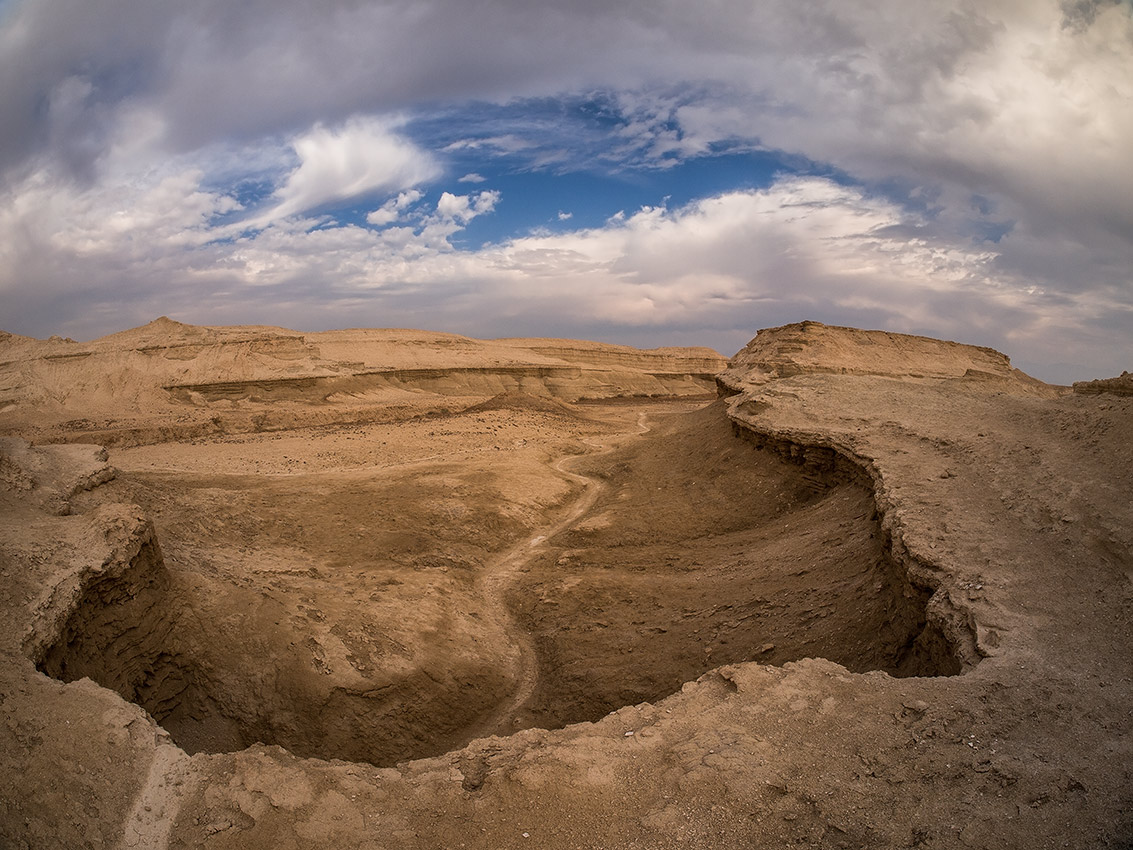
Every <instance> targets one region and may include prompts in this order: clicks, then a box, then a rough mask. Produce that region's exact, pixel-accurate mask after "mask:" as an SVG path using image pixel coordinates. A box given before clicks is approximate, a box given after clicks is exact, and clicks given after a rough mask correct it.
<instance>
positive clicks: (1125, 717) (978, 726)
mask: <svg viewBox="0 0 1133 850" xmlns="http://www.w3.org/2000/svg"><path fill="white" fill-rule="evenodd" d="M168 325H176V323H168ZM168 325H167V324H166V323H165V322H164V321H162V322H158V323H154V325H151V326H147V328H145V329H138V331H135V332H127V334H126V335H124V336H123V335H116V336H118V337H119V339H117V340H115V339H114V338H108V340H110V341H109V342H106V341H96V343H91V344H77V343H74V344H67V345H75V346H79V345H85V348H84V349H83V350H84V351H87V352H88V353H87V354H85V355H83V356H79V357H69V358H68V359H66V360H64V361H63V362H64V364H65V366H66V369H68V370H72V371H69V372H68V374H67V380H64V381H62V383H58V382H57V384H54V385H52V384H51V382H50V381H49V380H47V379H46V378H44V375H46V374H47V373H48V372H50V370H52V369H56V368H58V362H57V361H52V360H50V359H45V355H44V350H43V349H37V348H36V343H34V341H27V340H20V339H18V338H17V339H14V340H12V339H10V340H8V343H7V344H8V345H9V348H10V349H11V350H10V352H9V355H8V357H7V359H6V363H7V365H6V367H5V368H7V369H8V372H7V374H8V375H9V381H8V384H7V386H8V387H9V389H8V390H7V393H8V395H7V396H5V399H6V402H5V404H6V406H5V407H4V410H3V412H0V432H4V433H7V434H8V435H9V437H7V438H6V439H4V440H3V441H2V442H3V444H2V446H0V448H2V450H3V451H2V452H0V482H2V483H3V490H0V505H2V512H0V588H2V589H0V608H2V609H3V611H4V616H3V617H2V618H0V621H2V623H3V625H2V626H0V639H2V640H3V651H2V653H0V705H2V706H3V711H4V718H5V724H4V726H2V727H0V844H2V845H3V846H5V847H8V846H10V847H218V848H219V847H234V848H235V847H239V848H256V847H265V848H266V847H272V848H276V847H279V848H287V847H296V848H298V847H304V848H306V847H335V848H339V847H344V848H349V847H359V848H363V847H365V848H379V847H390V848H392V847H399V848H400V847H421V848H434V847H435V848H441V847H444V848H456V847H482V848H507V847H532V846H540V847H552V848H557V847H563V848H565V847H593V848H630V847H678V846H679V847H689V846H694V847H736V848H739V847H745V848H750V847H765V846H766V847H777V846H813V847H941V848H945V847H947V848H951V847H957V848H960V847H986V848H993V847H1028V848H1030V847H1080V848H1087V847H1090V848H1092V847H1130V846H1133V815H1131V812H1133V805H1131V804H1133V800H1131V796H1130V788H1131V787H1133V783H1131V782H1130V775H1129V773H1130V768H1129V765H1130V764H1131V763H1133V761H1131V759H1130V755H1131V754H1130V737H1129V733H1130V728H1131V726H1133V709H1131V708H1130V706H1131V705H1133V699H1131V696H1133V694H1131V690H1133V685H1131V677H1133V662H1131V661H1130V645H1129V635H1130V628H1129V627H1130V614H1131V613H1133V588H1131V579H1133V555H1131V552H1133V533H1131V531H1130V522H1129V519H1130V516H1129V505H1130V504H1131V501H1133V500H1131V496H1133V488H1131V486H1130V484H1129V480H1128V470H1129V469H1130V468H1133V399H1130V398H1129V397H1128V396H1125V395H1122V394H1119V393H1117V392H1113V391H1108V390H1107V389H1106V388H1105V387H1102V388H1101V389H1099V388H1098V387H1096V386H1095V387H1090V388H1089V389H1088V390H1087V391H1083V392H1079V393H1072V392H1070V391H1069V390H1066V389H1061V388H1053V387H1047V386H1045V385H1042V384H1040V383H1038V382H1036V381H1033V380H1032V379H1029V378H1027V377H1026V376H1024V375H1022V374H1021V373H1018V372H1015V371H1014V370H1012V369H1011V368H1010V365H1009V363H1007V361H1006V358H1004V357H1002V355H999V354H997V353H996V352H991V351H989V350H986V349H973V348H971V347H968V346H959V345H955V344H952V343H942V342H938V341H934V340H924V339H922V338H917V337H901V336H898V335H889V334H878V333H869V332H862V331H853V330H849V329H838V328H826V327H824V326H821V325H817V324H814V323H806V324H803V325H797V326H788V327H787V328H782V329H773V330H771V331H765V332H761V333H760V334H759V336H757V337H756V339H755V340H753V342H752V344H751V345H750V346H748V348H747V349H745V350H744V351H743V352H740V354H738V355H737V356H736V357H735V358H733V360H732V363H731V366H730V368H729V369H728V370H727V371H726V372H725V373H724V374H723V375H721V377H720V387H721V391H722V394H723V395H724V396H725V397H724V398H723V399H722V400H720V401H716V402H709V401H707V400H705V399H703V398H696V397H695V396H696V394H697V393H703V391H704V390H705V389H706V387H705V385H704V379H703V377H698V375H699V373H698V372H697V370H696V369H694V368H692V366H693V365H694V364H699V365H698V367H697V368H701V367H704V368H706V365H705V361H706V359H707V356H706V354H705V353H704V352H701V351H698V352H692V353H690V352H687V351H681V350H658V352H654V353H648V352H647V353H641V354H635V353H634V352H633V350H625V349H616V348H615V347H609V346H600V345H598V344H591V343H571V342H569V341H562V340H552V341H539V340H508V341H499V342H496V343H491V344H480V343H478V341H463V338H455V339H454V338H451V337H446V336H444V335H429V334H425V333H423V332H408V331H406V332H392V335H391V336H390V337H388V338H387V337H382V336H381V335H380V334H381V332H341V333H342V335H341V336H339V337H335V338H333V339H331V338H327V339H324V340H321V341H320V342H319V343H318V345H319V346H321V347H319V350H318V352H317V358H316V357H315V355H313V354H312V353H311V351H310V348H311V346H312V345H314V343H312V341H311V337H314V336H316V335H307V336H306V337H303V336H300V335H295V334H292V333H291V332H284V331H279V330H278V329H196V328H188V327H187V326H175V327H169V326H168ZM296 338H297V339H299V340H300V341H299V342H296V341H295V339H296ZM163 340H164V342H163ZM170 340H172V343H171V342H170ZM233 340H235V342H233ZM359 340H361V342H360V341H359ZM410 343H412V346H410ZM41 345H47V343H43V344H41ZM51 345H52V346H54V347H55V348H57V347H59V346H60V345H64V343H52V344H51ZM162 346H164V347H162ZM241 346H242V348H241ZM155 347H156V348H155ZM454 347H455V348H459V350H460V357H459V358H458V362H457V363H456V364H455V365H454V363H453V362H452V361H451V360H449V361H446V360H445V358H446V357H450V355H451V351H452V350H453V348H454ZM55 348H51V350H50V351H48V352H47V355H49V356H54V355H55V354H57V353H58V352H56V351H55ZM233 348H236V349H239V350H238V351H236V352H235V353H233V350H232V349H233ZM348 349H349V350H348ZM153 350H160V351H162V352H163V353H162V354H161V355H160V357H161V359H162V360H163V361H168V362H172V363H179V364H182V365H181V366H178V367H177V368H183V364H184V363H186V362H188V363H190V364H191V365H192V368H193V369H195V370H196V371H195V372H194V373H193V374H191V375H183V376H182V378H183V380H181V381H180V382H178V381H175V380H171V379H170V377H169V374H168V371H167V368H168V367H167V366H163V365H162V366H161V368H160V369H159V368H157V367H153V368H150V371H149V372H146V373H145V374H141V373H140V372H139V371H138V369H137V363H139V362H141V361H142V359H143V358H151V359H152V357H153V356H154V355H152V354H147V353H146V351H151V352H152V351H153ZM406 350H412V352H413V355H412V358H411V359H406V358H408V355H407V354H406V353H405V352H406ZM170 351H174V352H178V353H177V354H176V356H175V357H173V358H170V357H169V352H170ZM12 352H15V353H14V354H13V353H12ZM114 352H117V354H115V353H114ZM139 352H141V353H139ZM265 352H268V353H267V354H265ZM391 352H393V354H391ZM69 353H74V352H69ZM79 353H80V354H81V353H82V352H79ZM190 353H191V354H192V357H191V358H190V357H189V354H190ZM394 355H396V356H394ZM567 355H569V356H570V357H572V358H574V359H573V360H571V361H567V360H565V359H564V357H565V356H567ZM115 357H117V358H118V359H117V360H115ZM381 357H385V359H384V360H383V361H382V362H380V363H379V362H378V360H379V359H381ZM399 357H400V358H402V359H401V360H399V359H398V358H399ZM92 358H94V359H97V361H98V362H97V369H95V370H94V371H93V372H91V373H90V374H86V373H82V374H78V373H77V372H76V371H74V370H77V369H78V366H77V365H76V364H81V363H84V362H85V363H88V365H89V364H90V363H91V362H92ZM178 358H181V359H178ZM225 358H228V359H227V360H226V359H225ZM265 358H266V359H265ZM349 358H356V359H355V360H350V359H349ZM367 358H368V360H367ZM659 358H660V360H659ZM200 359H203V360H205V361H207V362H204V363H196V361H197V360H200ZM552 360H557V361H558V362H557V363H553V362H551V361H552ZM222 361H223V368H221V366H218V365H217V364H219V363H222ZM348 362H353V363H355V364H357V363H361V364H362V365H361V366H358V365H354V366H351V367H350V368H346V367H344V366H343V365H342V364H345V363H348ZM659 362H664V363H666V364H667V365H666V369H668V370H669V371H665V372H664V374H665V375H667V376H668V377H666V378H665V379H664V381H663V382H662V383H663V384H664V386H663V387H662V386H661V385H660V384H658V383H656V381H657V379H656V378H655V377H650V375H651V373H653V372H661V371H662V370H660V369H658V368H657V364H658V363H659ZM13 363H16V364H18V372H19V375H22V376H23V377H21V378H20V379H19V382H17V381H15V380H14V379H11V375H13V374H15V372H14V371H12V370H13V369H14V368H16V367H13V366H12V365H11V364H13ZM113 363H117V364H118V367H119V368H121V369H127V368H128V369H133V370H134V372H133V378H134V380H133V381H132V382H131V381H128V380H126V379H124V378H123V379H118V378H116V377H115V375H114V373H113V371H110V372H108V370H107V367H108V364H110V365H113ZM52 364H55V365H52ZM421 364H425V365H426V366H427V367H428V370H429V371H428V372H427V373H425V372H421V371H417V372H413V373H412V374H411V373H410V372H409V371H407V370H408V369H409V367H411V366H412V367H413V368H417V367H419V366H421ZM446 364H447V365H446ZM501 364H503V365H505V366H506V367H507V369H510V370H511V371H507V372H501V371H499V368H500V366H501ZM674 364H677V365H674ZM158 365H161V364H158ZM551 366H554V369H550V367H551ZM253 367H254V368H253ZM536 367H538V368H539V369H542V370H544V371H542V372H538V371H531V370H532V369H535V368H536ZM446 369H449V370H450V371H446ZM490 369H496V371H495V372H493V373H492V374H491V377H490V379H485V377H484V375H485V374H486V373H485V371H484V370H490ZM548 369H550V371H547V370H548ZM210 370H211V371H210ZM233 370H236V371H238V372H240V374H239V375H238V376H236V377H238V378H239V380H236V378H234V374H235V373H234V371H233ZM240 370H243V371H240ZM257 370H258V371H257ZM574 370H580V371H574ZM682 370H683V371H682ZM320 371H321V372H325V373H327V374H328V375H332V376H333V375H337V376H341V375H343V374H346V373H349V375H350V376H352V377H351V379H352V380H356V379H357V378H358V376H359V375H360V374H362V373H364V372H374V371H381V372H382V374H383V377H382V379H381V380H382V381H384V382H386V383H385V384H383V385H381V386H378V385H377V384H376V383H375V382H374V381H373V380H371V379H369V378H367V379H366V381H363V383H364V384H365V386H360V387H355V389H356V390H357V392H353V393H352V394H348V396H349V397H348V398H344V397H343V396H342V395H341V394H336V393H339V392H340V390H341V386H340V385H337V384H336V385H335V392H334V393H326V392H325V390H326V389H327V387H326V386H325V385H317V391H316V392H315V393H314V394H312V391H311V388H310V385H309V381H310V380H311V379H312V375H315V374H316V373H318V372H320ZM393 371H397V374H398V377H397V381H399V382H401V383H400V386H398V387H392V388H391V387H390V386H389V385H388V382H389V380H390V373H391V372H393ZM285 373H286V374H285ZM678 374H679V375H683V377H679V376H678ZM139 375H141V376H140V377H139ZM147 376H148V377H147ZM619 376H620V377H619ZM674 376H678V377H674ZM189 378H191V379H192V381H191V383H192V384H193V386H194V387H196V388H197V389H194V390H193V391H192V392H193V393H194V394H195V395H193V396H190V395H188V394H187V391H183V390H180V389H177V388H176V387H178V386H186V385H188V383H190V381H189V380H188V379H189ZM320 380H321V379H320ZM68 381H71V382H72V383H73V385H74V386H75V387H76V388H78V389H76V390H75V391H74V392H73V393H70V394H68V393H67V392H63V391H61V390H60V389H59V387H61V386H63V385H64V384H67V382H68ZM249 381H261V383H259V384H255V385H254V386H253V385H250V384H249ZM263 381H271V382H273V383H271V384H270V386H269V385H266V384H264V383H262V382H263ZM281 381H282V383H280V382H281ZM650 381H654V383H653V384H650V383H649V382H650ZM147 382H148V383H147ZM367 382H368V383H367ZM521 382H526V385H525V387H521V386H520V383H521ZM698 382H699V383H698ZM1117 383H1118V384H1119V385H1120V382H1117ZM48 385H50V386H48ZM126 385H129V386H130V387H131V390H130V398H131V399H133V401H131V402H129V403H127V402H125V401H123V402H122V404H121V409H120V410H118V411H115V410H114V409H113V405H112V404H110V403H109V401H107V400H106V399H102V397H101V395H99V394H100V393H105V392H110V393H111V395H113V392H114V387H116V386H126ZM45 386H46V387H47V388H46V389H45ZM643 386H651V387H653V389H654V392H653V393H652V395H653V396H654V397H653V398H652V399H648V398H643V397H641V393H640V392H639V391H640V389H641V388H642V387H643ZM52 387H54V389H52ZM84 387H86V388H87V389H82V388H84ZM170 387H173V389H170ZM201 387H206V388H207V389H206V390H201ZM218 387H219V389H218ZM80 390H81V391H80ZM674 392H684V393H685V394H686V395H687V396H689V397H688V398H685V399H681V398H674V397H672V396H673V394H674ZM210 393H211V394H212V396H213V397H212V398H211V399H210V398H207V397H206V396H207V395H209V394H210ZM264 393H267V394H269V395H271V394H275V397H272V398H264V397H261V396H262V395H263V394H264ZM92 394H93V396H98V398H99V399H101V401H99V404H100V405H101V407H100V408H99V409H100V410H102V411H105V412H104V413H102V414H100V416H102V418H101V419H99V420H98V421H95V420H94V419H93V418H92V417H89V416H80V415H79V413H81V411H82V409H83V408H84V405H87V404H89V403H91V402H90V399H91V398H92ZM257 394H260V395H257ZM48 396H50V403H49V404H47V405H46V408H45V411H46V412H44V413H43V415H42V416H41V417H40V418H39V419H37V418H36V415H35V413H34V409H33V408H35V406H36V405H44V399H45V398H47V397H48ZM599 396H601V398H604V399H605V400H604V401H603V400H601V399H600V400H599V401H597V402H590V403H579V402H580V401H585V400H586V399H588V398H589V399H593V398H596V397H599ZM111 400H112V399H111ZM177 422H180V423H182V425H181V426H178V427H180V428H181V430H178V428H177V427H173V426H174V425H176V423H177ZM210 422H211V423H213V424H212V425H211V426H209V427H202V423H206V424H207V423H210ZM92 426H93V427H92ZM95 432H98V433H101V434H103V435H104V436H105V435H117V436H116V438H115V439H111V440H106V441H104V442H109V443H110V448H109V451H106V450H102V449H99V448H98V447H95V446H86V445H82V444H73V443H75V441H77V440H80V439H82V438H83V437H84V435H89V434H91V433H95ZM170 436H176V437H179V439H169V437H170ZM21 437H23V438H25V439H26V438H32V439H35V440H38V441H39V442H40V443H42V444H37V445H32V446H29V445H27V443H26V442H22V441H21V439H20V438H21ZM60 438H63V439H64V440H66V441H67V442H68V443H72V444H66V445H58V444H54V445H53V444H48V443H47V442H45V441H48V440H58V439H60ZM124 697H125V698H124Z"/></svg>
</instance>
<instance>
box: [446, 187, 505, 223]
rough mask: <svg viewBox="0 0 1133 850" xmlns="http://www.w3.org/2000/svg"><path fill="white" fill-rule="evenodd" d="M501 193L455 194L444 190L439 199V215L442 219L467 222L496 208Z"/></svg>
mask: <svg viewBox="0 0 1133 850" xmlns="http://www.w3.org/2000/svg"><path fill="white" fill-rule="evenodd" d="M499 200H500V193H499V192H495V191H484V192H481V193H480V194H478V195H453V194H451V193H449V192H443V193H442V194H441V199H440V200H439V201H437V215H439V216H440V217H441V219H442V220H451V221H455V222H458V223H460V224H467V223H468V222H469V221H471V220H472V219H474V218H475V217H476V216H478V215H483V214H484V213H489V212H491V211H492V210H494V209H495V208H496V204H497V203H498V202H499Z"/></svg>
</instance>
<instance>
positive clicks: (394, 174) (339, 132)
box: [246, 117, 440, 227]
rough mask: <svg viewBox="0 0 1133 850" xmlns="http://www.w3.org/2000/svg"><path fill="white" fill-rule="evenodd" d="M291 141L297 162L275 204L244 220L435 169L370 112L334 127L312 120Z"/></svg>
mask: <svg viewBox="0 0 1133 850" xmlns="http://www.w3.org/2000/svg"><path fill="white" fill-rule="evenodd" d="M291 146H292V147H293V148H294V150H295V154H296V156H297V157H298V159H299V164H298V165H297V166H296V167H295V169H294V170H293V171H292V172H291V173H290V174H288V175H287V178H286V180H285V181H284V183H283V185H282V186H280V187H279V189H277V190H276V192H275V193H274V195H273V199H274V200H275V204H274V205H273V206H272V207H270V208H269V209H268V210H266V211H265V212H264V213H262V214H261V215H258V216H257V217H256V218H254V219H253V220H251V221H250V222H247V223H246V224H247V226H251V227H262V226H264V225H265V224H267V223H269V222H271V221H275V220H278V219H281V218H286V217H288V216H291V215H295V214H297V213H301V212H305V211H308V210H311V209H315V208H317V207H319V206H322V205H325V204H327V203H330V202H333V201H342V200H346V199H350V198H355V197H359V196H362V195H367V194H373V193H375V192H385V191H390V190H397V189H405V188H409V187H411V186H416V185H418V184H420V183H423V182H425V181H427V180H431V179H433V178H435V177H437V176H438V175H439V174H440V167H439V166H438V164H437V163H436V161H435V160H434V159H433V157H432V156H430V155H429V154H428V153H426V152H425V151H422V150H421V149H420V148H418V147H417V146H416V145H414V144H412V143H411V142H409V141H407V140H405V139H404V138H401V137H400V136H398V135H396V134H395V133H393V132H392V131H391V128H390V126H389V125H388V123H387V122H385V121H381V120H378V119H375V118H371V117H356V118H352V119H351V120H349V121H347V122H346V123H345V124H344V125H343V126H342V127H340V128H335V129H332V128H328V127H323V126H316V127H314V128H313V129H312V130H310V131H308V132H306V133H303V134H302V135H300V136H298V137H296V138H295V139H294V140H293V141H292V143H291Z"/></svg>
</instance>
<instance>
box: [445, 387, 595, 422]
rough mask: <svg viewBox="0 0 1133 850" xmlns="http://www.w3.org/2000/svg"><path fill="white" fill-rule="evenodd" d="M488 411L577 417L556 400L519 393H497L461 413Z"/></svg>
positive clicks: (572, 409) (567, 406)
mask: <svg viewBox="0 0 1133 850" xmlns="http://www.w3.org/2000/svg"><path fill="white" fill-rule="evenodd" d="M488 410H537V411H539V412H541V413H553V414H556V415H558V416H572V417H577V416H578V415H579V413H578V411H576V410H575V409H574V408H572V407H570V406H569V405H566V404H563V403H562V402H561V401H558V400H557V399H553V398H548V397H546V396H536V395H530V394H528V393H521V392H503V393H498V394H497V395H494V396H492V397H491V398H490V399H488V400H487V401H482V402H480V403H479V404H474V405H472V406H471V407H467V408H465V409H464V410H463V411H462V412H463V413H480V412H484V411H488Z"/></svg>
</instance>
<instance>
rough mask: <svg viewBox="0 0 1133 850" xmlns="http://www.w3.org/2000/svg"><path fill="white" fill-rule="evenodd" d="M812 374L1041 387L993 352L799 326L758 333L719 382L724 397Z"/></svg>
mask: <svg viewBox="0 0 1133 850" xmlns="http://www.w3.org/2000/svg"><path fill="white" fill-rule="evenodd" d="M810 373H821V374H839V375H875V376H883V377H895V378H972V379H977V380H981V379H982V380H993V381H994V380H1000V381H1009V382H1022V383H1026V384H1029V385H1037V386H1041V384H1040V382H1038V381H1035V380H1034V379H1032V378H1029V377H1028V376H1026V375H1024V374H1023V373H1022V372H1020V371H1019V370H1017V369H1014V368H1012V366H1011V361H1010V359H1008V357H1007V355H1005V354H1001V353H1000V352H998V351H995V350H994V349H991V348H984V347H981V346H975V345H965V344H963V343H958V342H946V341H944V340H938V339H931V338H929V337H923V336H913V335H910V334H899V333H890V332H889V331H865V330H858V329H856V328H843V327H836V326H830V325H824V324H822V323H820V322H799V323H797V324H792V325H784V326H782V327H778V328H768V329H766V330H761V331H759V333H758V334H757V335H756V337H755V338H754V339H753V340H752V341H751V342H749V343H748V344H747V345H746V346H745V347H744V348H743V350H742V351H740V352H739V353H738V354H736V355H735V357H733V358H732V359H731V360H730V361H729V364H728V368H727V369H726V370H725V371H724V372H722V373H721V374H720V375H719V376H717V379H716V380H717V385H718V387H719V388H720V391H721V392H722V393H723V394H732V393H736V392H740V391H742V389H743V388H744V387H745V386H757V385H759V384H763V383H766V382H767V381H768V380H771V379H773V378H786V377H791V376H793V375H804V374H810Z"/></svg>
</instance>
